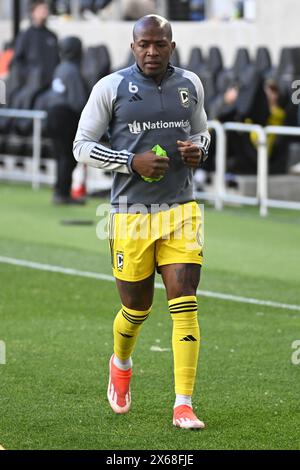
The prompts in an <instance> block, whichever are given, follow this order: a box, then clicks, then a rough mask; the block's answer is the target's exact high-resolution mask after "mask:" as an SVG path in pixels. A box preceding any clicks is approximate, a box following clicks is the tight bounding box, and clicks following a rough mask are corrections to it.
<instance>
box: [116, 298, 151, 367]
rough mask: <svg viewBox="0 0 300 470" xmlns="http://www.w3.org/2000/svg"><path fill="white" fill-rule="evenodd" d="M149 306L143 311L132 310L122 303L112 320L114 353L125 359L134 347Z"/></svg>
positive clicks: (148, 311)
mask: <svg viewBox="0 0 300 470" xmlns="http://www.w3.org/2000/svg"><path fill="white" fill-rule="evenodd" d="M150 310H151V308H149V309H148V310H144V311H139V310H133V309H131V308H127V307H125V306H124V305H122V308H121V310H119V312H118V314H117V316H116V318H115V321H114V327H113V331H114V353H115V355H116V356H117V357H118V358H119V359H121V360H122V361H125V360H126V359H128V358H129V357H130V356H131V354H132V352H133V349H134V346H135V343H136V339H137V336H138V334H139V331H140V329H141V327H142V324H143V322H144V321H145V320H147V318H148V315H149V313H150Z"/></svg>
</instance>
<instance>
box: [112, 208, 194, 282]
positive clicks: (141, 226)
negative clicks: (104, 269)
mask: <svg viewBox="0 0 300 470" xmlns="http://www.w3.org/2000/svg"><path fill="white" fill-rule="evenodd" d="M201 232H202V218H201V212H200V209H199V206H198V204H197V203H196V202H188V203H186V204H180V205H178V206H176V207H174V208H171V209H168V210H166V211H160V212H157V213H154V214H150V213H146V214H127V213H126V214H123V213H112V214H110V220H109V242H110V249H111V261H112V268H113V274H114V276H115V277H116V278H117V279H121V280H123V281H129V282H136V281H141V280H143V279H146V278H147V277H149V276H151V274H152V273H153V272H154V270H155V267H159V266H163V265H166V264H175V263H193V264H200V265H202V262H203V250H202V248H203V243H202V239H203V237H202V233H201Z"/></svg>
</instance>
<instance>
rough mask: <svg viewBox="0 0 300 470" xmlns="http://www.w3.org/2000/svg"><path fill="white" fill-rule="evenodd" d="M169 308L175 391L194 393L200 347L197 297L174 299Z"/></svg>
mask: <svg viewBox="0 0 300 470" xmlns="http://www.w3.org/2000/svg"><path fill="white" fill-rule="evenodd" d="M169 310H170V313H171V317H172V320H173V335H172V347H173V357H174V378H175V393H176V394H180V395H192V393H193V389H194V384H195V378H196V371H197V363H198V356H199V347H200V329H199V324H198V317H197V298H196V297H195V296H193V295H187V296H184V297H177V298H176V299H172V300H170V301H169Z"/></svg>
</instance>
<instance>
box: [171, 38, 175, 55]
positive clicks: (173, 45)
mask: <svg viewBox="0 0 300 470" xmlns="http://www.w3.org/2000/svg"><path fill="white" fill-rule="evenodd" d="M171 47H172V52H173V51H174V49H175V47H176V42H175V41H172V42H171Z"/></svg>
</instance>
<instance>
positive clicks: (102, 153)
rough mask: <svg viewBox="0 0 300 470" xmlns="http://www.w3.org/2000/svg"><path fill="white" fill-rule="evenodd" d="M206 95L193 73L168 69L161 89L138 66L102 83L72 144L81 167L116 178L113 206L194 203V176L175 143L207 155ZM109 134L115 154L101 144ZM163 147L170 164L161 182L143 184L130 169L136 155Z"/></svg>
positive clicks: (92, 96)
mask: <svg viewBox="0 0 300 470" xmlns="http://www.w3.org/2000/svg"><path fill="white" fill-rule="evenodd" d="M203 101H204V92H203V87H202V84H201V81H200V79H199V78H198V76H197V75H195V74H194V73H193V72H189V71H187V70H184V69H180V68H177V67H173V66H168V69H167V72H166V74H165V76H164V78H163V80H162V82H161V84H160V85H157V84H156V82H155V81H154V80H153V78H151V77H147V76H145V75H144V73H143V72H142V71H141V70H140V68H139V67H138V66H137V64H134V65H133V66H131V67H128V68H126V69H123V70H120V71H118V72H115V73H112V74H111V75H108V76H106V77H104V78H102V79H101V80H100V81H99V82H98V83H97V84H96V85H95V86H94V88H93V90H92V93H91V95H90V98H89V100H88V102H87V104H86V106H85V108H84V110H83V112H82V115H81V118H80V121H79V125H78V131H77V134H76V137H75V141H74V156H75V158H76V160H77V161H79V162H83V163H87V164H88V165H90V166H93V167H96V168H101V169H103V170H112V171H114V172H115V174H114V180H113V186H112V194H111V203H112V206H117V205H118V202H119V197H120V196H126V197H127V203H128V204H129V205H130V204H137V203H141V204H144V205H146V206H150V205H151V204H163V203H166V204H174V203H185V202H189V201H192V200H194V196H193V182H192V177H193V170H192V169H190V168H187V167H186V166H185V165H184V164H183V162H182V159H181V155H180V153H179V152H178V150H177V144H176V141H177V140H182V141H184V140H188V139H189V140H191V141H192V142H193V143H195V144H197V145H198V146H199V148H200V149H201V150H202V151H203V152H204V154H205V155H207V152H208V148H209V144H210V135H209V132H208V130H207V117H206V113H205V111H204V107H203ZM107 131H108V132H109V136H110V144H111V149H109V148H107V147H105V146H103V145H101V144H99V140H100V139H101V137H102V136H103V134H104V133H105V132H107ZM156 144H159V145H160V146H161V147H162V148H164V149H165V150H166V152H167V155H168V157H169V159H170V163H169V169H168V171H167V172H166V174H165V176H164V178H163V179H161V180H160V181H159V182H153V183H148V182H145V181H144V180H143V179H142V178H141V176H140V175H139V174H137V173H135V172H134V171H133V170H132V168H131V162H132V159H133V156H134V154H136V153H142V152H146V151H148V150H151V149H152V147H153V146H154V145H156Z"/></svg>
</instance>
